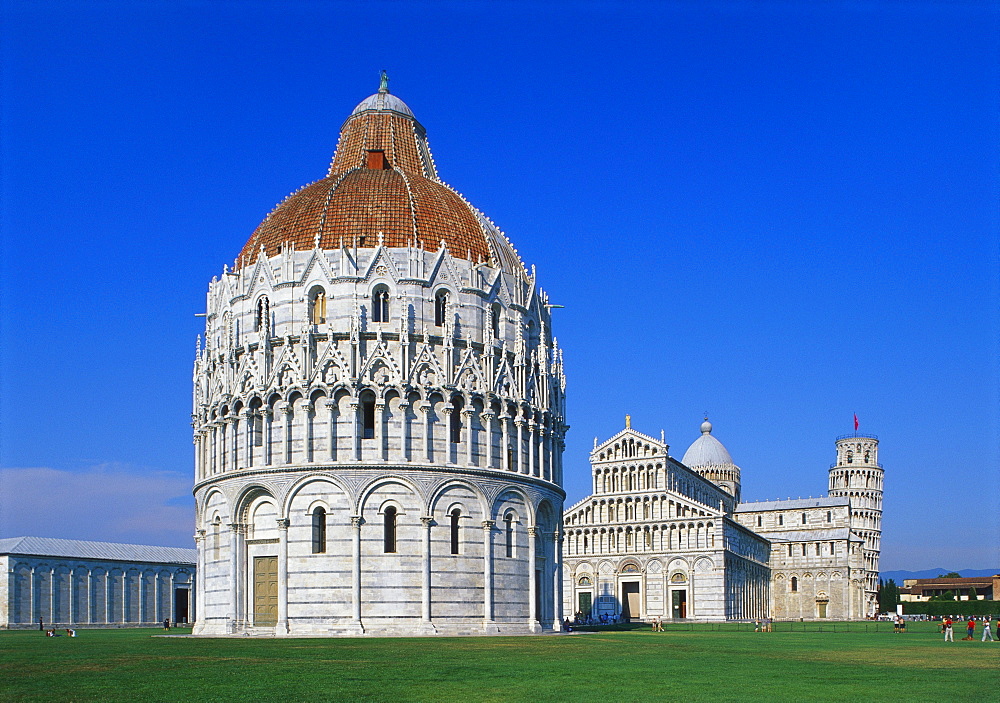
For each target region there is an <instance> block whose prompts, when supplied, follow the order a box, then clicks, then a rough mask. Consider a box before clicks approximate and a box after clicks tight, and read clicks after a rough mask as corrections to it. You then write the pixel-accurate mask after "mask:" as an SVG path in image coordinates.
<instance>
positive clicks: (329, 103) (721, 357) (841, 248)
mask: <svg viewBox="0 0 1000 703" xmlns="http://www.w3.org/2000/svg"><path fill="white" fill-rule="evenodd" d="M0 7H2V15H0V27H2V28H0V39H2V55H0V65H2V69H0V70H2V81H3V82H2V98H0V100H2V102H0V109H2V112H0V118H2V119H0V144H2V153H0V169H2V171H0V178H2V180H0V186H2V191H0V196H2V203H3V205H2V208H0V218H2V219H0V227H2V235H3V241H2V252H0V253H2V260H0V267H2V268H0V295H2V299H0V306H2V307H0V323H2V328H0V334H2V352H0V353H2V356H0V364H2V366H0V371H2V377H0V403H2V405H0V421H2V423H0V442H2V444H0V467H2V468H0V481H2V482H3V483H2V485H0V536H14V535H19V534H37V535H44V536H61V537H80V538H89V539H106V540H118V541H139V542H154V543H161V544H171V545H182V546H189V545H190V543H191V542H190V535H191V534H192V531H193V527H192V520H191V509H190V506H191V499H190V487H191V476H192V458H191V455H192V452H191V436H190V426H189V422H188V418H189V413H190V392H191V363H192V359H193V354H194V345H195V336H196V335H197V334H198V333H199V331H200V328H201V324H202V321H201V320H200V319H199V318H195V317H194V314H195V313H197V312H201V311H203V309H204V294H205V291H206V288H207V283H208V280H209V279H210V278H211V277H212V276H213V275H216V274H218V273H219V272H220V271H221V269H222V266H223V264H226V263H230V264H231V262H232V261H233V259H234V258H235V256H236V254H237V253H238V252H239V250H240V248H241V246H242V245H243V243H244V242H245V240H246V239H247V238H248V237H249V236H250V233H251V232H252V231H253V229H254V227H255V226H256V225H257V224H258V223H259V221H260V220H261V219H262V218H263V217H264V215H266V214H267V212H268V211H269V210H270V209H271V207H273V205H274V204H275V203H277V202H278V201H280V200H281V199H282V198H284V196H285V195H286V194H288V193H289V192H291V191H293V190H295V189H297V188H298V187H299V186H301V185H302V184H304V183H306V182H310V181H313V180H315V179H316V178H319V177H321V176H322V175H323V174H324V172H325V169H326V166H327V164H328V163H329V159H330V155H331V154H332V151H333V148H334V146H335V145H336V139H337V133H338V130H339V127H340V125H341V123H342V121H343V120H344V118H345V117H346V116H347V115H348V113H349V112H350V110H351V109H352V108H353V107H354V105H355V104H356V103H358V102H359V101H360V100H361V99H362V98H364V97H365V96H367V95H369V94H370V93H372V92H374V90H375V89H376V88H377V86H378V71H379V70H380V69H383V68H385V69H386V70H388V72H389V75H390V77H391V81H392V82H391V89H392V91H393V92H394V93H395V94H397V95H399V96H400V97H401V98H402V99H403V100H405V101H406V102H407V103H408V104H409V106H410V107H411V108H412V109H413V110H414V112H415V113H416V115H417V117H418V119H419V120H420V121H421V122H422V123H423V124H424V125H425V126H426V127H427V130H428V138H429V140H430V144H431V148H432V150H433V152H434V155H435V159H436V161H437V164H438V167H439V170H440V173H441V174H442V178H443V179H444V180H445V181H447V182H448V183H450V184H452V185H453V186H455V187H456V188H457V189H458V190H459V191H461V192H462V193H463V194H464V195H465V196H466V197H468V198H469V200H470V201H471V202H472V203H473V204H474V205H476V206H477V207H479V208H480V209H482V210H483V211H484V212H486V213H487V214H488V215H489V216H490V217H491V218H492V219H494V220H495V221H496V222H497V223H498V224H499V225H500V226H501V227H502V228H503V229H504V230H505V231H506V232H507V233H508V235H509V236H510V238H511V239H512V240H513V241H514V243H515V245H516V246H517V247H518V249H519V251H520V253H521V255H522V257H523V258H524V259H525V261H526V262H527V263H528V264H529V265H530V264H535V265H536V266H537V268H538V271H539V277H540V280H541V282H542V285H543V286H544V287H545V288H546V289H547V290H548V291H549V293H550V295H551V296H552V299H553V302H556V303H560V304H563V305H565V306H566V307H565V309H562V310H557V311H556V312H555V314H556V315H557V316H558V317H557V318H556V319H555V333H556V335H557V336H558V337H559V339H560V343H561V345H562V346H563V347H564V349H565V352H566V363H567V368H568V374H569V390H568V392H569V422H570V424H571V426H572V429H571V430H570V433H569V437H568V445H567V450H566V455H565V464H566V467H567V471H566V474H567V475H566V490H567V493H568V498H567V501H568V503H572V502H575V501H576V500H578V499H580V498H582V497H584V496H585V495H586V493H587V492H588V490H589V485H590V478H589V466H588V464H587V456H588V452H589V449H590V447H591V446H592V443H593V438H594V437H595V436H597V437H599V438H601V439H605V438H607V437H609V436H611V435H613V434H614V433H616V432H617V431H618V430H620V429H621V428H622V426H623V423H624V415H625V414H626V413H631V415H632V417H633V425H634V426H635V427H636V428H637V429H639V430H640V431H644V432H647V433H648V434H651V435H653V436H659V432H660V430H661V429H663V430H665V432H666V437H667V441H668V442H669V443H670V444H671V446H672V453H673V454H675V455H676V456H678V457H680V456H682V455H683V453H684V450H685V449H686V447H687V446H688V444H690V442H692V441H693V440H694V439H695V438H696V437H697V436H698V425H699V423H700V422H701V417H702V413H703V412H705V411H706V410H707V411H708V413H709V416H710V417H711V419H712V422H713V423H714V425H715V435H716V436H717V437H718V438H719V439H720V440H721V441H722V442H723V443H724V444H725V445H726V446H727V447H728V449H729V450H730V452H731V454H732V455H733V457H734V459H735V461H736V462H737V463H738V464H739V465H740V466H741V467H742V469H743V493H744V497H745V498H747V499H751V500H754V499H767V498H785V497H797V496H803V497H804V496H809V495H820V494H823V493H825V491H826V472H827V469H828V467H829V465H830V464H831V462H833V461H834V459H835V455H834V445H833V443H834V439H835V437H836V436H837V435H840V434H843V433H847V432H850V431H851V430H852V416H853V413H855V412H856V413H857V414H858V417H859V418H860V421H861V430H862V431H866V432H872V433H875V434H877V435H879V436H880V438H881V459H882V463H883V465H884V467H885V470H886V497H885V516H884V536H883V552H882V566H883V568H885V569H921V568H929V567H937V566H942V567H947V568H950V569H963V568H991V567H996V566H1000V510H998V509H997V505H996V496H997V495H998V493H1000V481H998V466H1000V450H998V447H1000V431H998V428H1000V414H998V401H1000V392H998V390H1000V382H998V381H1000V379H998V367H997V359H998V351H1000V349H998V343H997V340H998V338H1000V314H998V309H1000V307H998V303H1000V286H998V270H1000V267H998V263H1000V257H998V237H997V225H998V217H997V207H996V203H997V186H998V181H1000V179H998V163H1000V160H998V156H1000V154H998V148H997V143H998V139H997V138H998V129H997V125H998V117H1000V110H998V105H997V95H998V87H1000V80H998V78H1000V76H998V72H1000V69H998V66H1000V61H998V59H1000V50H998V49H1000V40H998V36H1000V32H998V29H1000V26H998V25H1000V21H998V11H997V8H996V6H995V5H993V4H991V3H987V2H982V3H975V2H965V3H962V2H948V3H944V2H941V3H921V2H914V3H897V2H886V3H867V2H822V3H799V2H787V3H785V2H774V3H770V2H760V3H749V2H717V3H713V2H690V3H667V2H663V3H637V2H636V3H629V2H589V3H587V2H583V3H574V4H572V5H569V4H558V3H531V2H495V3H486V2H482V3H471V2H469V3H451V2H433V3H432V2H427V3H408V2H398V3H380V2H365V3H353V2H281V3H278V2H170V3H167V2H121V3H119V2H98V3H90V2H87V3H84V2H45V1H44V0H43V1H40V2H32V3H15V2H9V1H7V2H3V3H2V5H0Z"/></svg>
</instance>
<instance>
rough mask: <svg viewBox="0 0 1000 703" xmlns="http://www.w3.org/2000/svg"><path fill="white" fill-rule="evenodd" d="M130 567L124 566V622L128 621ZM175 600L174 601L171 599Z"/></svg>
mask: <svg viewBox="0 0 1000 703" xmlns="http://www.w3.org/2000/svg"><path fill="white" fill-rule="evenodd" d="M127 568H128V567H125V566H123V567H122V622H123V623H126V622H128V571H126V569H127ZM171 602H173V601H171Z"/></svg>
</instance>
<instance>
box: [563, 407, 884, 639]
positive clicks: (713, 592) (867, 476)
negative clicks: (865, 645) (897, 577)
mask: <svg viewBox="0 0 1000 703" xmlns="http://www.w3.org/2000/svg"><path fill="white" fill-rule="evenodd" d="M625 424H626V426H625V429H624V430H622V431H621V432H619V433H618V434H616V435H615V436H614V437H612V438H611V439H609V440H607V441H606V442H604V443H603V444H598V442H597V440H596V439H595V440H594V450H593V452H591V455H590V463H591V472H592V475H593V493H592V494H591V495H590V496H588V497H587V498H585V499H583V500H582V501H580V502H579V503H577V504H576V505H573V506H572V507H570V508H569V509H568V510H567V511H566V514H565V520H564V521H565V542H564V550H563V568H564V571H565V574H564V584H565V586H564V592H563V599H564V608H565V611H566V612H567V613H575V614H576V617H577V618H578V619H584V620H607V619H618V618H625V619H628V620H631V619H643V620H648V619H652V618H661V619H681V618H690V619H695V620H712V621H723V620H762V619H764V618H775V619H796V620H798V619H802V620H814V619H815V620H822V619H835V620H853V619H858V618H864V617H868V616H871V615H873V614H874V613H875V609H876V592H877V589H878V558H879V539H880V536H881V515H882V476H883V472H882V467H881V465H880V464H879V463H878V438H877V437H874V436H862V435H858V434H856V433H855V434H853V435H845V436H843V437H839V438H838V439H837V442H836V444H837V461H836V463H834V464H833V466H832V467H831V468H830V471H829V488H830V490H829V495H828V496H826V497H823V498H806V499H801V498H800V499H797V500H775V501H766V502H757V503H743V502H740V468H739V467H738V466H737V465H736V464H735V463H734V462H733V459H732V457H731V456H730V454H729V452H728V450H727V449H726V448H725V446H724V445H723V444H722V443H721V442H720V441H719V440H718V439H716V438H715V437H714V436H713V435H712V423H710V422H709V421H708V420H707V419H706V420H705V422H703V423H702V425H701V436H700V437H698V438H697V439H696V440H695V441H694V442H693V443H692V444H691V446H690V447H688V449H687V451H686V452H685V453H684V456H683V458H682V459H681V460H680V461H678V460H677V459H674V458H673V457H671V456H670V454H669V449H670V448H669V446H668V445H667V444H666V442H665V438H664V436H663V435H662V433H661V436H660V439H659V440H657V439H655V438H653V437H651V436H648V435H645V434H642V433H640V432H637V431H636V430H634V429H632V427H631V421H630V419H629V418H626V423H625Z"/></svg>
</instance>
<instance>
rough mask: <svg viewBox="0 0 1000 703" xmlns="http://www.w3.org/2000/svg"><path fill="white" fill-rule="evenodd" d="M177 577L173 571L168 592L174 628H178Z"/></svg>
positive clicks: (168, 604) (168, 602)
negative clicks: (175, 578) (175, 580)
mask: <svg viewBox="0 0 1000 703" xmlns="http://www.w3.org/2000/svg"><path fill="white" fill-rule="evenodd" d="M175 576H176V574H175V573H174V572H173V571H171V572H170V586H169V590H168V591H167V607H168V608H169V610H170V622H172V623H173V624H174V627H177V597H176V594H175V593H174V587H175V585H176V584H175V583H174V577H175ZM124 581H125V576H124V575H123V576H122V582H123V583H124ZM122 600H124V599H122Z"/></svg>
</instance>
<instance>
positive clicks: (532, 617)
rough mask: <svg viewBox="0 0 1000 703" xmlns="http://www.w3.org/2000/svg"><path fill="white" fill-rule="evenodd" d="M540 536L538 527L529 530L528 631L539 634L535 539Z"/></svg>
mask: <svg viewBox="0 0 1000 703" xmlns="http://www.w3.org/2000/svg"><path fill="white" fill-rule="evenodd" d="M537 535H538V528H537V527H529V528H528V629H529V630H531V631H532V632H538V620H539V617H538V616H539V613H538V612H537V609H536V608H535V603H536V601H537V597H536V595H535V594H536V588H537V587H536V585H535V563H536V561H537V559H536V557H535V549H536V546H535V538H536V537H537Z"/></svg>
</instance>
